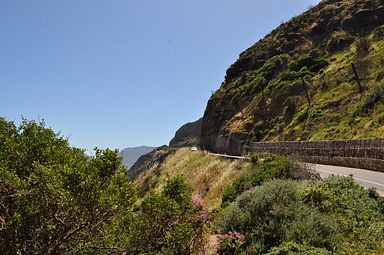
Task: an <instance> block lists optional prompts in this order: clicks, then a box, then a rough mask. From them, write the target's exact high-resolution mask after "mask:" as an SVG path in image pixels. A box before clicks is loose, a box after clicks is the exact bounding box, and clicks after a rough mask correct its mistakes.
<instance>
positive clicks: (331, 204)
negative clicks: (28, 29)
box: [219, 176, 384, 254]
mask: <svg viewBox="0 0 384 255" xmlns="http://www.w3.org/2000/svg"><path fill="white" fill-rule="evenodd" d="M381 206H382V199H381V198H380V197H379V196H378V195H377V193H376V192H375V191H374V190H368V191H367V190H365V189H364V188H363V187H361V186H360V185H358V184H357V183H356V182H355V181H354V180H353V178H352V177H335V176H331V177H329V178H327V179H326V180H325V181H319V182H301V183H300V182H293V181H288V180H274V181H270V182H266V183H263V184H262V185H261V186H258V187H256V188H254V189H252V190H250V191H246V192H244V193H243V194H241V195H240V196H239V197H238V198H237V200H236V202H235V203H233V204H231V205H230V206H229V207H227V208H226V209H225V210H224V212H223V214H222V216H221V221H220V224H219V228H220V231H221V232H222V233H226V232H228V231H237V232H239V233H241V234H242V235H244V236H245V245H244V246H242V247H241V249H242V251H243V252H245V253H246V254H264V253H266V252H268V251H269V252H270V254H330V253H332V254H334V252H335V254H367V253H369V252H373V251H376V250H377V249H380V244H381V242H382V241H383V240H384V238H383V237H384V223H383V222H384V221H383V220H384V215H383V212H382V211H381ZM240 253H241V252H239V254H240Z"/></svg>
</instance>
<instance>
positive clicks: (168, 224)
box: [117, 178, 210, 254]
mask: <svg viewBox="0 0 384 255" xmlns="http://www.w3.org/2000/svg"><path fill="white" fill-rule="evenodd" d="M209 217H210V216H209V212H208V209H207V208H206V207H205V206H204V205H203V203H202V201H201V200H200V199H197V198H194V199H192V197H191V193H190V192H189V190H188V188H187V186H186V185H185V183H184V182H183V180H182V179H180V178H175V179H173V180H171V181H169V182H168V183H167V185H166V186H165V188H164V191H163V193H162V194H151V195H149V196H147V197H146V198H145V199H144V200H143V202H142V203H141V204H140V206H139V207H138V208H137V212H136V213H135V214H134V216H133V217H132V219H131V220H130V221H128V222H126V224H124V223H122V224H121V225H120V226H119V228H120V229H121V232H122V233H123V240H120V243H118V244H117V245H120V246H122V245H123V244H124V246H125V247H126V248H125V251H126V252H128V253H129V254H192V253H194V252H197V251H198V250H200V249H201V248H203V247H204V245H203V244H204V242H203V241H204V231H205V226H206V224H207V223H208V221H209ZM124 239H125V240H124ZM167 252H168V253H167Z"/></svg>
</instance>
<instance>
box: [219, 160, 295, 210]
mask: <svg viewBox="0 0 384 255" xmlns="http://www.w3.org/2000/svg"><path fill="white" fill-rule="evenodd" d="M292 168H293V164H292V162H291V161H290V160H289V159H288V158H286V157H283V156H280V155H274V154H272V155H269V156H268V157H266V158H265V159H264V160H260V161H259V169H258V171H257V172H256V173H254V174H251V175H249V174H247V175H244V176H241V177H240V178H239V179H237V180H236V181H235V182H234V183H233V185H232V186H230V187H227V188H225V190H224V194H223V199H222V200H223V203H222V206H223V207H225V206H227V205H228V204H230V203H231V202H233V201H235V199H236V197H237V196H239V195H240V194H241V193H243V192H244V191H246V190H249V189H251V188H252V187H255V186H258V185H261V184H262V183H263V182H265V181H267V180H273V179H285V178H287V177H288V175H289V172H290V171H291V170H292Z"/></svg>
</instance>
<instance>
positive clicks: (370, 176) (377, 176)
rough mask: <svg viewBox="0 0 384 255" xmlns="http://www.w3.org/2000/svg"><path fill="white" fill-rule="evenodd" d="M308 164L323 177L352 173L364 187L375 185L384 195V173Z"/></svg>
mask: <svg viewBox="0 0 384 255" xmlns="http://www.w3.org/2000/svg"><path fill="white" fill-rule="evenodd" d="M307 165H308V166H309V167H310V168H311V169H313V170H316V171H317V172H319V173H320V175H321V177H327V176H329V175H331V174H334V175H343V176H348V175H351V174H352V175H353V177H354V178H355V180H356V181H358V182H359V183H360V184H361V185H362V186H363V187H365V188H371V187H375V188H376V189H377V191H378V192H379V194H380V195H381V196H384V173H380V172H373V171H368V170H363V169H357V168H350V167H342V166H328V165H320V164H309V163H307Z"/></svg>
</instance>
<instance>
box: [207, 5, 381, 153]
mask: <svg viewBox="0 0 384 255" xmlns="http://www.w3.org/2000/svg"><path fill="white" fill-rule="evenodd" d="M383 24H384V2H383V1H382V0H323V1H322V2H321V3H320V4H319V5H317V6H315V7H314V8H312V9H311V10H309V11H307V12H305V13H303V14H302V15H300V16H297V17H294V18H292V19H291V20H290V21H289V22H287V23H285V24H282V25H281V26H280V27H278V28H277V29H275V30H274V31H272V32H271V33H270V34H269V35H267V36H266V37H265V38H263V39H261V40H260V41H259V42H257V43H256V44H254V45H253V46H252V47H250V48H249V49H247V50H246V51H244V52H243V53H241V54H240V57H239V59H238V60H237V61H236V62H235V63H234V64H233V65H231V66H230V67H229V68H228V70H227V72H226V76H225V81H224V82H223V84H222V85H221V87H220V89H219V90H218V91H217V92H216V93H215V94H213V95H212V97H211V98H210V100H209V101H208V104H207V108H206V110H205V113H204V117H203V121H202V143H201V144H202V147H203V148H204V149H208V150H211V151H217V152H223V153H231V154H241V153H244V152H245V151H246V149H247V146H248V144H249V143H250V142H251V141H261V140H320V139H334V138H338V139H343V138H360V137H382V136H384V128H383V126H384V115H383V110H384V103H383V101H384V80H383V77H384V71H383V68H382V67H383V66H384V26H383ZM351 64H353V65H354V67H355V71H356V72H354V71H353V68H352V65H351Z"/></svg>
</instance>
